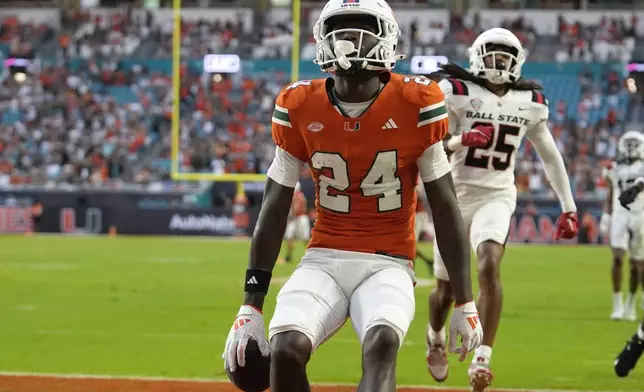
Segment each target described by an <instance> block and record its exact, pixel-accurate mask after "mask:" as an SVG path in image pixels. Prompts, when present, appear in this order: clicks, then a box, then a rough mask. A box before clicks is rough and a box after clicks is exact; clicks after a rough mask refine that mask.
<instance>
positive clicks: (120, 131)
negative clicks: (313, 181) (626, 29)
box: [0, 14, 628, 192]
mask: <svg viewBox="0 0 644 392" xmlns="http://www.w3.org/2000/svg"><path fill="white" fill-rule="evenodd" d="M71 20H72V21H75V23H72V24H71V25H74V26H76V30H72V31H69V26H68V27H67V30H65V31H58V32H55V31H52V29H51V28H50V27H48V26H44V25H43V26H34V25H32V24H29V23H21V22H20V21H18V20H16V19H15V18H5V19H4V20H3V24H4V26H5V27H6V26H9V27H10V28H9V29H8V31H9V32H10V33H9V34H7V35H6V36H5V37H4V39H5V41H4V43H3V44H2V45H1V46H0V52H1V53H2V54H3V55H4V57H5V58H7V57H8V56H15V55H16V50H18V49H16V48H12V45H14V46H15V45H17V44H18V43H17V42H16V41H14V40H13V39H14V38H15V37H18V36H24V34H25V33H30V34H31V36H30V39H29V40H28V42H19V45H20V46H24V47H23V48H22V49H23V50H26V51H27V52H30V53H33V55H34V57H35V58H39V59H40V60H39V61H40V64H41V67H40V68H41V69H40V70H38V71H36V73H35V74H34V75H33V77H32V78H31V79H30V80H28V81H27V82H26V83H23V84H21V83H17V82H15V81H14V80H12V79H11V78H8V77H7V75H5V79H4V81H3V82H2V83H3V87H5V88H6V91H8V92H9V93H8V94H6V97H7V99H9V97H11V98H13V100H7V101H6V102H7V104H6V105H3V107H2V109H0V113H1V115H2V116H1V120H2V125H0V131H2V135H3V137H2V138H0V162H2V163H3V165H1V166H0V167H2V168H3V169H2V172H0V184H5V185H7V184H9V183H14V184H15V183H37V182H43V181H44V182H47V183H51V184H55V183H61V182H63V183H66V182H71V183H81V182H89V183H91V184H94V185H97V186H98V185H100V186H105V185H107V184H110V185H112V186H125V184H128V183H134V184H140V185H147V184H152V183H158V182H161V183H166V184H167V183H169V175H168V170H169V167H170V163H169V148H170V138H169V126H170V122H169V120H168V119H169V117H168V116H169V114H170V111H171V100H170V98H171V83H170V81H171V78H170V75H171V69H172V67H171V61H170V60H169V58H168V56H169V55H170V51H169V49H170V48H171V47H170V46H169V45H168V44H167V42H169V38H170V36H169V35H168V34H167V32H164V31H163V30H162V29H161V27H160V26H159V25H154V24H152V25H150V26H149V27H148V26H147V25H146V24H145V23H143V22H141V21H139V20H136V21H135V20H134V19H129V20H128V19H127V16H126V15H125V14H123V15H120V17H116V18H113V19H112V20H110V21H106V22H107V23H103V24H100V23H97V24H96V27H94V28H92V29H91V31H90V30H88V31H85V30H84V29H87V23H88V21H96V19H95V18H94V17H93V16H92V15H90V14H74V15H72V16H71ZM71 25H70V26H71ZM98 26H102V27H98ZM204 26H207V27H204ZM454 26H456V24H454ZM307 28H308V27H307ZM204 29H205V30H204ZM183 30H184V31H183V34H182V48H183V49H182V53H183V54H184V55H190V56H192V57H191V58H190V59H187V58H186V60H188V61H186V63H185V64H183V65H182V71H181V73H182V85H181V134H182V138H181V151H182V154H181V170H184V171H201V172H203V171H206V172H213V171H214V172H217V173H225V172H235V173H237V172H260V173H261V172H265V171H266V169H267V168H268V165H269V163H270V160H271V159H272V147H271V142H270V113H271V111H272V103H273V100H274V97H275V95H276V94H277V92H279V89H280V88H281V86H283V85H284V84H286V83H287V82H288V76H287V74H286V73H285V72H288V71H287V68H288V67H289V66H290V65H289V64H290V61H289V60H288V59H284V58H283V57H284V56H289V55H290V51H289V50H288V47H287V48H286V49H287V50H282V51H278V52H271V57H273V59H261V58H260V59H257V58H252V55H253V52H252V51H250V50H248V49H249V48H251V47H252V45H251V44H252V43H253V42H255V43H257V42H260V41H261V40H262V39H263V38H264V39H265V38H266V37H267V35H266V34H270V36H275V34H282V33H284V34H290V33H289V32H288V27H286V26H281V25H273V26H263V27H262V28H260V27H258V28H257V29H256V31H255V32H254V33H251V34H249V33H247V32H244V31H243V29H241V28H239V26H237V25H235V23H232V22H225V23H219V22H217V21H216V22H211V23H210V24H208V23H206V22H199V23H193V22H186V23H185V24H184V29H183ZM303 30H304V32H305V33H307V32H308V30H307V29H303ZM81 32H82V34H81ZM133 32H135V33H136V34H134V33H133ZM204 34H205V35H204ZM307 34H308V33H307ZM135 36H136V37H137V38H136V39H134V38H131V39H130V38H128V37H135ZM464 37H470V38H464ZM128 39H129V41H128ZM464 39H465V40H467V39H471V34H465V35H464V34H463V31H462V30H458V29H457V28H456V27H455V28H454V31H452V32H448V34H446V36H445V38H444V40H443V42H445V43H451V42H460V43H461V44H462V45H465V46H466V44H467V41H463V40H464ZM203 40H207V41H212V42H215V44H214V45H218V48H219V49H220V50H222V48H225V49H227V50H228V51H232V52H236V53H240V54H242V55H243V56H251V57H246V58H247V59H248V60H249V61H247V62H246V63H244V73H243V75H237V76H232V77H230V76H225V75H224V76H223V77H220V76H217V77H216V78H212V76H207V77H204V76H203V73H202V72H201V61H200V60H201V57H202V56H203V55H204V54H206V53H207V48H204V47H203V45H202V42H203ZM126 41H127V42H129V43H130V45H129V46H128V45H126V46H128V49H126V50H120V49H119V50H118V51H117V50H116V49H115V47H117V46H119V45H121V44H123V43H125V42H126ZM539 42H546V43H547V42H551V41H549V40H548V39H547V37H537V39H536V42H535V45H534V49H533V51H534V52H537V53H539V52H540V50H539ZM409 44H410V46H409V47H410V48H412V47H413V46H414V42H413V39H412V40H411V41H410V43H409ZM25 45H27V46H25ZM437 47H438V48H440V45H438V46H437ZM452 47H454V45H452ZM541 52H543V51H541ZM254 54H255V55H257V54H258V53H257V52H254ZM259 54H263V55H268V52H266V51H264V52H261V53H259ZM455 55H457V56H458V53H456V54H455ZM275 56H277V57H278V58H275ZM280 56H281V57H282V59H279V57H280ZM552 56H553V57H552V58H551V59H550V63H548V64H544V63H537V64H535V63H531V64H527V65H526V66H525V67H524V75H526V77H529V78H534V79H536V80H538V81H540V82H541V83H542V84H543V86H544V90H545V94H546V96H547V97H548V98H549V100H550V109H551V112H552V113H555V112H556V111H557V105H558V104H559V103H560V102H564V103H565V106H566V111H565V116H564V117H565V118H560V119H558V120H556V121H553V124H552V127H553V128H554V129H557V132H558V133H557V136H558V137H559V142H560V146H561V148H562V151H564V152H566V153H567V154H573V153H578V151H577V150H576V149H575V148H573V144H575V143H579V142H580V141H582V139H583V141H584V142H585V143H594V142H595V141H594V138H593V137H585V136H583V135H581V134H582V133H583V132H580V130H581V129H588V127H590V129H593V128H596V127H597V126H598V125H599V126H602V127H603V125H601V124H603V123H604V122H605V120H606V119H608V118H612V117H615V119H614V120H613V121H616V122H617V123H621V122H623V121H624V120H626V119H627V114H628V95H627V93H626V92H625V90H624V89H623V88H622V85H621V83H622V82H621V80H619V79H617V80H614V81H613V82H614V83H616V84H617V85H618V88H617V89H615V90H614V91H612V92H611V94H606V93H605V91H607V86H605V85H604V84H605V83H606V81H605V79H604V75H605V74H606V72H607V71H609V70H610V68H608V66H602V65H597V64H576V63H574V64H573V63H571V64H561V63H557V62H556V61H555V60H556V59H555V58H554V54H553V55H552ZM457 59H458V57H457ZM459 62H460V63H461V64H463V62H462V61H459ZM397 70H398V71H399V72H405V73H406V72H409V64H408V63H407V64H406V63H401V64H400V65H399V67H398V69H397ZM583 72H586V73H589V76H588V77H587V79H588V81H587V83H585V84H582V83H580V75H581V74H582V73H583ZM319 76H322V74H321V73H320V72H319V68H317V66H315V65H314V64H312V63H311V62H310V61H308V60H306V61H303V63H302V66H301V77H302V78H311V77H319ZM39 82H40V83H39ZM40 84H42V86H43V88H44V90H45V91H46V92H47V93H49V94H50V95H49V96H51V97H56V98H58V99H61V102H60V105H42V102H38V99H37V96H38V94H39V91H40V88H41V87H40V86H39V85H40ZM588 97H590V98H588ZM588 102H590V104H588ZM34 108H36V109H37V111H38V116H36V118H33V117H34V116H33V110H34ZM88 113H91V115H92V116H93V117H91V118H93V122H92V120H88V118H87V114H88ZM103 117H104V118H105V119H106V121H105V122H106V123H105V124H103V123H101V121H100V120H98V119H99V118H103ZM555 122H556V123H557V124H559V125H561V126H562V129H559V127H558V126H557V125H556V124H554V123H555ZM619 128H620V127H616V126H613V127H611V129H610V130H611V132H610V133H609V136H608V139H609V141H610V143H609V144H613V145H614V143H615V140H616V138H617V137H618V136H619V131H621V129H619ZM88 132H89V135H90V136H88ZM592 133H593V131H587V132H585V133H583V134H584V135H587V134H592ZM78 134H81V135H82V136H80V137H79V136H77V135H78ZM49 135H52V138H51V139H53V138H54V137H53V135H56V137H58V138H59V141H60V143H53V142H50V141H48V136H49ZM580 138H581V139H580ZM584 138H585V139H584ZM106 139H107V140H108V141H110V142H111V143H112V144H109V143H108V147H105V146H104V145H103V142H104V140H106ZM70 145H71V146H72V147H69V146H70ZM595 150H597V148H588V149H587V151H585V152H584V153H585V154H586V155H587V158H588V160H589V165H591V166H593V165H595V163H597V162H599V161H601V160H602V159H607V158H610V156H604V155H601V156H597V155H596V151H595ZM526 151H528V152H527V153H526ZM610 151H611V150H610V149H606V153H609V152H610ZM52 152H53V153H54V154H52ZM27 153H28V154H27ZM25 155H28V157H27V158H26V157H25ZM566 159H567V160H569V161H570V162H573V161H574V160H575V159H576V158H575V159H573V156H572V155H567V156H566ZM519 160H520V162H519V164H518V165H517V168H518V173H517V174H518V176H517V178H518V185H519V188H520V190H525V189H526V187H525V186H524V185H525V184H524V183H525V182H526V181H525V180H524V178H526V177H530V176H541V179H539V181H537V180H536V179H535V180H533V181H532V182H533V183H541V184H542V186H543V189H542V190H544V191H545V190H546V189H547V181H546V180H545V179H543V175H542V174H541V172H540V171H539V172H538V173H532V171H533V170H532V169H533V167H538V163H536V162H537V160H536V159H535V157H534V154H533V153H531V152H530V150H529V149H527V150H526V148H522V150H521V152H520V155H519ZM9 168H10V169H9ZM571 177H572V178H573V181H576V180H575V178H576V176H575V175H574V173H573V174H572V175H571ZM582 188H583V190H580V192H586V191H587V190H588V189H590V191H591V192H595V188H594V187H590V188H589V187H586V186H584V187H582ZM533 191H534V189H533Z"/></svg>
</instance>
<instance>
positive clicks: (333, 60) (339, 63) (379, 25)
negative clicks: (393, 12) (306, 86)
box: [313, 13, 404, 75]
mask: <svg viewBox="0 0 644 392" xmlns="http://www.w3.org/2000/svg"><path fill="white" fill-rule="evenodd" d="M313 35H314V37H315V40H316V46H317V56H316V57H317V58H316V63H317V64H319V65H320V67H321V68H322V70H323V71H325V72H329V73H334V74H338V75H352V74H355V73H357V72H360V71H377V72H383V71H388V70H390V69H392V68H393V67H394V65H395V60H397V59H401V58H404V56H400V55H396V54H395V51H396V47H397V42H398V36H399V30H398V26H397V25H396V24H395V23H393V22H388V21H386V20H385V19H383V18H381V17H379V16H376V15H372V14H366V13H362V14H353V13H350V14H344V15H334V16H331V17H329V18H327V19H326V20H320V21H318V22H317V23H316V24H315V26H314V28H313Z"/></svg>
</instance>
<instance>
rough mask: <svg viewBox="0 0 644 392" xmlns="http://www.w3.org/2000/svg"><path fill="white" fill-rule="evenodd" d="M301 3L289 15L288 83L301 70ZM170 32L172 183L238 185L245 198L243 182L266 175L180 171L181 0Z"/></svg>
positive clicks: (177, 1)
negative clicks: (289, 65)
mask: <svg viewBox="0 0 644 392" xmlns="http://www.w3.org/2000/svg"><path fill="white" fill-rule="evenodd" d="M300 9H301V6H300V0H292V2H291V10H292V11H291V12H292V19H293V49H292V50H291V80H292V81H297V80H298V79H299V70H300ZM172 11H173V13H172V16H173V22H174V26H173V31H172V96H173V100H172V125H171V140H172V141H171V152H170V160H171V171H170V176H171V178H172V179H173V180H174V181H225V182H235V183H236V184H237V195H244V183H246V182H259V181H264V180H265V179H266V175H265V174H249V173H230V174H215V173H185V172H182V171H181V170H180V164H179V155H180V151H179V150H180V136H181V135H180V130H179V120H180V118H179V115H180V114H179V113H180V112H179V102H180V89H181V86H180V84H181V78H180V69H181V68H180V65H181V0H173V4H172Z"/></svg>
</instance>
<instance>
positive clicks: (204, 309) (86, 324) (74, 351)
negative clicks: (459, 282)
mask: <svg viewBox="0 0 644 392" xmlns="http://www.w3.org/2000/svg"><path fill="white" fill-rule="evenodd" d="M247 249H248V242H246V241H239V242H234V241H218V240H209V239H203V238H192V239H191V238H170V237H168V238H143V237H129V238H126V237H117V238H109V237H100V238H98V237H39V236H37V237H13V236H5V237H0V371H24V372H47V373H89V374H115V375H149V376H167V377H209V378H222V377H225V375H224V373H223V362H222V360H221V352H222V350H223V347H224V341H225V338H226V335H227V333H228V329H229V328H230V324H231V322H232V320H233V319H234V316H235V314H236V312H237V309H238V308H239V305H240V301H241V299H242V287H243V274H244V270H245V268H246V259H247V256H246V254H247ZM425 250H427V251H429V250H431V247H430V246H425ZM302 252H303V248H301V249H300V253H302ZM608 255H609V254H608V251H607V249H604V248H597V247H595V248H590V247H564V246H561V247H559V246H549V247H545V246H542V247H529V246H525V247H511V248H509V249H508V251H507V257H506V259H505V260H504V268H503V280H504V288H505V293H506V300H505V309H504V317H503V321H502V323H501V331H500V333H499V338H498V341H497V345H496V347H495V352H494V356H493V362H492V365H493V369H494V371H495V378H496V379H495V383H494V386H495V387H512V388H559V389H585V390H589V389H590V390H632V391H635V390H640V391H641V390H642V389H644V388H643V386H644V363H643V364H641V366H640V367H639V369H636V370H635V371H634V372H633V373H632V374H631V376H630V377H629V378H628V379H618V378H617V377H616V376H614V374H613V370H612V362H613V359H614V356H615V355H616V354H617V352H618V351H619V350H620V349H621V348H622V346H623V343H624V341H625V339H627V338H628V337H630V336H631V335H632V334H633V333H634V331H635V328H636V324H635V323H627V322H611V321H609V320H608V315H609V313H610V305H611V295H610V286H609V275H608V274H609V269H610V265H609V257H608ZM291 268H292V267H284V266H279V265H278V266H277V267H276V270H275V273H274V276H276V277H286V276H288V274H289V272H290V270H291ZM418 270H419V271H418V274H419V277H422V278H425V277H427V271H426V268H425V267H424V265H421V266H419V268H418ZM277 290H278V287H274V288H273V289H272V290H271V293H270V294H271V295H270V300H268V301H267V305H266V314H267V316H270V315H271V312H272V308H273V306H274V298H275V294H276V293H277ZM429 290H430V288H427V287H421V288H418V289H417V290H416V293H417V297H416V298H417V316H416V320H415V321H414V323H413V324H412V327H411V329H410V331H409V334H408V336H407V341H406V346H405V347H404V348H403V350H402V351H401V353H400V359H399V364H398V382H399V384H415V385H422V384H432V383H433V380H431V378H430V376H429V375H428V373H427V370H426V367H425V355H424V351H425V345H424V339H425V337H424V336H425V328H426V324H427V321H426V320H427V308H426V298H427V295H428V293H429ZM640 313H641V310H640ZM266 321H267V323H268V317H267V320H266ZM452 359H453V358H452ZM466 366H467V365H466V364H458V363H457V361H452V368H451V370H450V377H449V379H448V382H447V385H448V386H465V385H466V384H467V381H466V377H465V374H466ZM309 369H310V371H309V374H310V378H311V380H313V381H318V382H355V381H357V380H358V377H359V374H360V347H359V344H358V342H357V339H356V338H355V334H354V332H353V330H352V329H351V327H350V326H348V327H345V328H344V329H343V330H342V331H340V332H339V333H338V335H337V336H335V337H334V338H333V339H331V340H330V341H329V342H327V343H326V344H325V345H324V346H323V347H322V348H321V349H320V350H319V351H318V352H316V354H315V355H314V357H313V360H312V361H311V364H310V367H309Z"/></svg>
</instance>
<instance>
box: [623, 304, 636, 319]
mask: <svg viewBox="0 0 644 392" xmlns="http://www.w3.org/2000/svg"><path fill="white" fill-rule="evenodd" d="M622 320H626V321H635V320H637V311H636V310H635V301H631V302H630V303H628V302H627V303H626V307H625V308H624V314H623V315H622Z"/></svg>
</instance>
